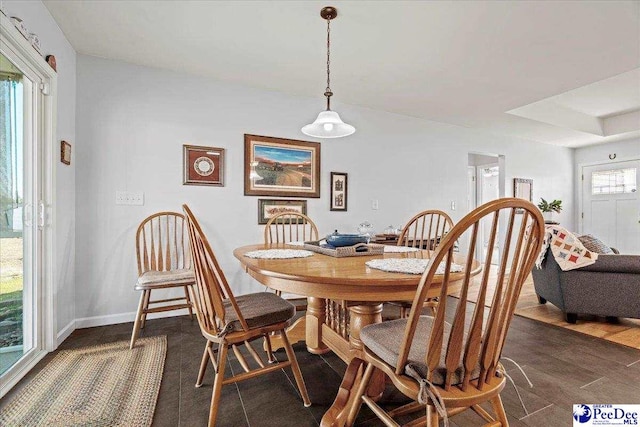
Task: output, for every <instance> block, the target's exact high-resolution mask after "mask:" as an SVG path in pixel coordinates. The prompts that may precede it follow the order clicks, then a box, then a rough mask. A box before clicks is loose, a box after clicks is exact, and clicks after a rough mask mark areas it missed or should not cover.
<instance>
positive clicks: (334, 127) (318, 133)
mask: <svg viewBox="0 0 640 427" xmlns="http://www.w3.org/2000/svg"><path fill="white" fill-rule="evenodd" d="M320 16H321V17H322V19H326V20H327V88H326V89H325V91H324V96H326V97H327V109H326V110H325V111H323V112H321V113H320V114H318V118H317V119H316V121H315V122H313V123H311V124H308V125H306V126H304V127H303V128H302V133H304V134H305V135H309V136H314V137H316V138H342V137H343V136H348V135H351V134H352V133H354V132H355V131H356V128H354V127H353V126H351V125H348V124H346V123H345V122H343V121H342V119H341V118H340V115H339V114H338V113H336V112H335V111H331V97H332V96H333V92H332V91H331V85H330V83H331V69H330V68H329V65H330V64H331V20H332V19H334V18H335V17H336V16H338V11H337V10H336V8H335V7H333V6H327V7H323V8H322V10H321V11H320Z"/></svg>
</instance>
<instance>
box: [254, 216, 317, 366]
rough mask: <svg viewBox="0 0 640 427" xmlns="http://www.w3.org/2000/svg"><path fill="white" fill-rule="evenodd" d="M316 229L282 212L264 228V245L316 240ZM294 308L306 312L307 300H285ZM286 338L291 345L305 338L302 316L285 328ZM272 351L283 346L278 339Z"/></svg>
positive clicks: (306, 220) (302, 218)
mask: <svg viewBox="0 0 640 427" xmlns="http://www.w3.org/2000/svg"><path fill="white" fill-rule="evenodd" d="M318 239H319V233H318V227H316V224H315V223H314V222H313V221H312V220H311V218H309V217H308V216H306V215H304V214H302V213H289V212H283V213H280V214H277V215H274V216H273V217H271V218H270V219H269V221H268V222H267V224H266V225H265V226H264V243H265V244H273V243H290V242H305V241H309V240H318ZM276 295H280V296H281V295H282V293H281V292H280V291H276ZM287 300H288V301H289V302H291V303H292V304H293V305H294V306H295V307H296V311H297V312H302V311H306V310H307V299H306V298H304V297H298V298H295V297H293V298H287ZM287 337H288V338H289V341H290V342H291V343H293V344H295V343H297V342H298V341H303V340H304V339H305V338H306V319H305V317H304V316H302V317H299V318H298V319H296V320H295V321H294V322H293V324H292V325H291V326H290V327H289V328H287ZM266 344H267V343H266V342H265V351H267V355H268V357H269V361H270V362H271V361H272V360H273V355H272V354H271V353H269V349H268V348H267V345H266ZM271 344H272V348H271V349H272V350H273V351H276V350H277V349H279V348H282V347H283V345H282V343H281V340H279V339H278V337H274V338H273V339H272V343H271Z"/></svg>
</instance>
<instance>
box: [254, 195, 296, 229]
mask: <svg viewBox="0 0 640 427" xmlns="http://www.w3.org/2000/svg"><path fill="white" fill-rule="evenodd" d="M284 212H287V213H289V212H290V213H301V214H304V215H306V214H307V201H306V200H282V199H258V224H266V223H267V222H269V220H270V219H271V217H273V216H274V215H277V214H280V213H284Z"/></svg>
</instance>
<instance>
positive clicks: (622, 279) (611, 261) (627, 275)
mask: <svg viewBox="0 0 640 427" xmlns="http://www.w3.org/2000/svg"><path fill="white" fill-rule="evenodd" d="M532 274H533V283H534V286H535V290H536V294H537V295H538V301H539V302H540V303H541V304H544V303H546V302H547V301H549V302H551V303H552V304H553V305H555V306H557V307H558V308H560V309H561V310H562V311H563V313H564V314H565V319H566V321H567V322H569V323H576V320H577V318H578V314H592V315H597V316H604V317H607V320H612V319H614V318H617V317H633V318H636V319H640V256H638V255H599V256H598V260H597V261H596V262H595V263H594V264H591V265H588V266H586V267H582V268H579V269H576V270H570V271H562V270H561V269H560V266H559V265H558V263H557V262H556V260H555V259H554V258H553V254H552V253H551V249H548V250H547V253H546V255H545V257H544V261H543V263H542V268H541V269H538V268H537V267H533V271H532Z"/></svg>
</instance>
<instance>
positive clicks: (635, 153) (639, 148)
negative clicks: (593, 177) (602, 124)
mask: <svg viewBox="0 0 640 427" xmlns="http://www.w3.org/2000/svg"><path fill="white" fill-rule="evenodd" d="M609 155H612V157H613V155H615V159H613V160H611V159H609ZM638 158H640V139H639V138H634V139H630V140H626V141H619V142H610V143H608V144H600V145H589V146H587V147H582V148H576V149H575V159H574V160H575V165H576V167H578V166H579V165H584V164H594V163H609V162H619V161H620V160H631V159H638Z"/></svg>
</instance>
